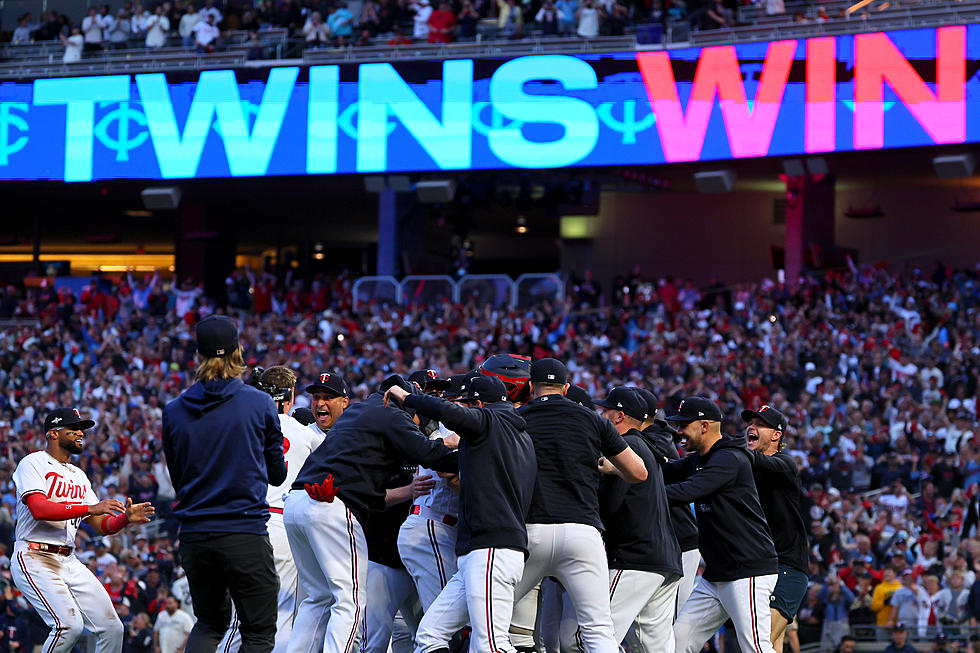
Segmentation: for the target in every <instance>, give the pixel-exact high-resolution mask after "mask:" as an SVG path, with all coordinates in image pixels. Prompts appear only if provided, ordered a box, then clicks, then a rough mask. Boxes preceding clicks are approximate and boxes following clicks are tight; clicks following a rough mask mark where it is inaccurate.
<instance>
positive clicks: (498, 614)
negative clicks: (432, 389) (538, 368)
mask: <svg viewBox="0 0 980 653" xmlns="http://www.w3.org/2000/svg"><path fill="white" fill-rule="evenodd" d="M388 396H389V397H391V398H393V399H394V400H395V401H399V402H402V403H403V404H404V405H405V407H406V408H409V409H412V410H418V411H419V412H420V413H421V414H423V415H426V416H427V417H430V418H432V419H438V420H439V421H440V422H442V423H443V424H445V425H446V426H447V427H449V428H451V429H454V430H455V431H456V433H457V434H458V435H459V438H460V450H459V475H460V478H461V480H462V485H461V488H460V496H459V501H460V506H461V509H460V521H459V525H458V526H457V529H458V534H457V540H456V554H457V556H458V565H459V570H458V571H457V572H456V574H455V575H453V577H452V578H451V579H450V580H449V582H448V583H447V584H446V587H445V588H443V590H442V592H440V593H439V596H438V598H436V600H435V602H434V603H433V604H432V605H431V606H430V607H429V610H428V612H426V613H425V616H424V617H423V618H422V623H421V624H419V630H418V636H417V637H416V640H415V650H416V651H417V652H418V653H428V652H430V651H436V650H439V649H444V648H446V647H447V646H448V644H449V639H450V638H451V637H452V635H453V633H455V632H456V631H457V630H459V629H460V628H462V627H463V626H465V625H466V623H467V622H469V623H470V625H471V626H472V627H473V634H472V636H471V639H470V648H471V650H474V651H503V653H514V651H515V649H514V646H513V644H511V642H510V637H509V635H508V632H507V631H508V627H509V625H510V619H511V614H512V612H513V608H514V587H515V585H517V582H518V581H519V580H520V578H521V574H522V572H523V570H524V558H525V555H526V554H527V531H526V528H525V526H524V515H525V514H527V508H528V505H529V503H530V500H531V491H532V489H533V484H534V469H535V462H534V447H533V446H532V445H531V439H530V437H528V434H527V432H526V431H525V430H524V426H525V425H524V420H523V419H521V417H520V416H519V415H518V414H517V412H516V411H515V410H514V407H513V405H512V404H511V403H509V402H508V401H507V391H506V388H505V387H504V384H503V382H502V381H501V380H500V379H498V378H496V377H491V376H478V377H475V378H473V379H472V380H471V381H470V383H469V386H468V388H467V389H466V394H465V395H464V396H463V397H462V398H461V399H460V403H461V404H469V405H456V404H453V403H451V402H449V401H446V400H445V399H440V398H439V397H428V396H425V395H422V394H409V393H407V392H405V391H404V389H402V388H400V387H392V388H391V389H390V390H389V394H388Z"/></svg>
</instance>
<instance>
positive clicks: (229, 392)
mask: <svg viewBox="0 0 980 653" xmlns="http://www.w3.org/2000/svg"><path fill="white" fill-rule="evenodd" d="M282 445H283V443H282V430H281V428H280V422H279V413H278V411H277V410H276V405H275V403H274V402H273V401H272V397H270V396H269V395H267V394H266V393H264V392H262V391H261V390H258V389H256V388H253V387H251V386H248V385H245V384H244V383H243V382H242V380H241V379H237V378H235V379H220V380H216V381H206V382H198V383H195V384H194V385H192V386H191V387H190V388H188V389H187V390H186V391H185V392H184V393H183V394H181V395H180V396H179V397H177V398H176V399H174V400H173V401H171V402H170V403H169V404H167V407H166V408H165V409H164V411H163V451H164V454H166V456H167V469H168V470H169V471H170V478H171V480H172V481H173V484H174V489H175V490H176V492H177V504H176V505H175V506H174V516H175V517H176V518H177V520H178V521H179V522H180V530H181V533H182V534H183V533H201V534H207V533H255V534H264V533H266V532H267V531H266V526H265V522H266V521H267V520H268V519H269V504H268V503H266V493H267V492H268V489H269V486H270V485H279V484H280V483H282V482H283V481H284V480H286V461H285V459H284V458H283V453H282Z"/></svg>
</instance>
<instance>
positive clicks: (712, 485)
mask: <svg viewBox="0 0 980 653" xmlns="http://www.w3.org/2000/svg"><path fill="white" fill-rule="evenodd" d="M749 455H750V453H749V451H748V450H747V449H746V448H745V437H744V436H740V437H726V436H723V437H722V438H721V439H720V440H718V441H717V442H716V443H715V444H714V445H712V447H711V449H709V450H708V452H707V453H706V454H704V455H703V456H702V455H701V454H698V453H692V454H691V455H689V456H687V457H686V458H682V459H681V460H678V461H675V462H672V463H669V464H665V465H664V466H663V467H662V469H663V473H664V480H665V481H666V482H667V483H668V485H667V499H668V500H669V501H670V502H671V503H673V504H675V505H678V504H679V505H687V504H689V503H691V502H693V503H694V509H695V511H696V513H697V517H698V548H699V549H700V550H701V557H702V558H704V563H705V568H704V579H705V580H707V581H709V582H713V583H715V582H726V581H733V580H738V579H739V578H751V577H753V576H765V575H768V574H775V573H776V572H777V568H778V565H777V561H776V549H775V547H774V546H773V543H772V536H771V535H770V534H769V526H768V524H767V523H766V518H765V516H764V515H763V513H762V506H761V505H760V504H759V495H758V493H757V492H756V489H755V479H754V478H753V475H752V462H751V460H750V458H749Z"/></svg>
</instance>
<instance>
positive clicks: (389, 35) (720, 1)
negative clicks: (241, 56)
mask: <svg viewBox="0 0 980 653" xmlns="http://www.w3.org/2000/svg"><path fill="white" fill-rule="evenodd" d="M740 4H743V2H742V0H445V1H444V0H351V1H350V6H349V5H348V2H347V0H254V2H246V3H228V6H227V7H226V6H224V4H223V3H222V2H221V0H201V1H200V2H198V3H196V4H195V2H194V1H193V0H166V1H164V2H159V3H156V2H155V3H154V4H149V3H148V4H147V5H146V6H144V5H143V4H141V0H126V1H125V2H124V3H123V4H122V5H121V6H118V7H112V6H110V5H108V4H104V5H101V6H95V5H93V6H92V7H90V8H89V9H88V12H87V13H86V14H85V15H84V16H67V15H64V14H58V13H57V12H54V11H47V12H44V13H42V14H41V15H40V16H32V15H31V14H24V15H23V16H21V17H20V19H19V22H18V24H17V25H16V26H15V27H13V29H12V30H11V31H10V32H8V33H9V35H10V40H11V42H12V43H13V44H26V43H34V42H44V41H56V42H57V41H59V40H60V41H61V42H62V43H64V45H65V48H66V51H65V61H76V60H78V59H80V58H81V57H82V56H84V55H85V54H91V53H101V52H103V51H104V50H111V49H120V48H134V47H142V46H145V47H147V48H159V47H162V46H164V45H183V46H184V47H187V48H194V49H195V50H196V51H197V52H200V53H208V52H213V51H215V49H217V48H220V47H221V44H222V34H225V33H228V32H231V31H237V30H245V31H248V32H250V33H251V34H252V36H253V38H252V40H251V41H250V45H251V46H252V47H255V48H256V50H257V51H256V53H255V56H256V57H261V56H262V55H263V53H262V51H261V48H258V46H257V42H258V41H257V38H255V37H256V35H257V34H260V33H261V32H262V30H267V29H270V28H281V29H285V30H287V32H288V34H289V36H291V37H293V38H295V39H297V40H301V41H304V42H305V44H306V47H310V48H326V47H336V46H344V45H350V44H359V45H368V44H374V45H384V44H389V45H404V44H410V43H419V42H428V43H449V42H451V41H473V40H476V39H477V38H478V33H481V32H484V33H487V35H488V36H492V37H493V38H509V39H520V38H523V37H525V36H528V35H529V34H532V33H533V34H535V35H542V36H557V35H576V36H579V37H582V38H594V37H597V36H600V35H621V34H623V33H624V32H625V31H626V30H627V28H628V27H629V26H633V25H637V24H645V23H666V22H669V21H682V22H686V23H689V24H690V25H691V26H692V27H694V28H695V29H698V28H701V29H712V28H719V27H729V26H732V25H734V24H735V16H736V13H737V9H738V7H739V5H740ZM763 5H764V9H765V11H766V13H769V14H775V13H784V12H785V8H784V7H783V6H782V0H765V2H764V3H763ZM801 20H802V18H801ZM6 27H7V29H8V30H10V29H11V27H12V26H6ZM478 28H479V29H478Z"/></svg>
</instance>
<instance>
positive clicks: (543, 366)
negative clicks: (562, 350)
mask: <svg viewBox="0 0 980 653" xmlns="http://www.w3.org/2000/svg"><path fill="white" fill-rule="evenodd" d="M531 383H545V384H551V385H565V384H566V383H568V369H566V368H565V364H564V363H562V362H561V361H560V360H558V359H557V358H539V359H538V360H536V361H534V362H533V363H532V364H531Z"/></svg>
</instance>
